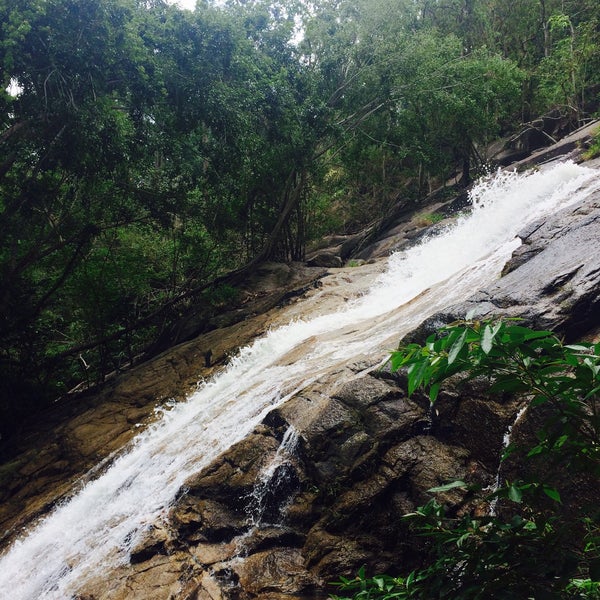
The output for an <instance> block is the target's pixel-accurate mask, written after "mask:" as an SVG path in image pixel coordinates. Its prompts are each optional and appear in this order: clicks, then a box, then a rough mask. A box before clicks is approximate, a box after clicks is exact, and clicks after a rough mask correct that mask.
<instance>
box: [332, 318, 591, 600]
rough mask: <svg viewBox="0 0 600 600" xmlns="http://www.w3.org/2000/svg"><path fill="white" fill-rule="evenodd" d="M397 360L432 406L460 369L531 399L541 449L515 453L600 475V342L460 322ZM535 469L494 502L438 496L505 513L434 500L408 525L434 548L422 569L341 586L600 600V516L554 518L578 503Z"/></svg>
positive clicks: (360, 591) (354, 591) (360, 594)
mask: <svg viewBox="0 0 600 600" xmlns="http://www.w3.org/2000/svg"><path fill="white" fill-rule="evenodd" d="M391 363H392V370H398V369H400V368H405V369H406V370H407V375H408V392H409V394H412V393H413V392H414V391H415V390H417V389H419V388H422V389H425V390H426V391H428V393H429V397H430V400H431V402H432V403H433V402H435V401H436V398H437V396H438V393H439V390H440V386H441V385H442V383H443V382H444V381H445V380H446V379H447V378H448V377H450V376H452V375H455V374H458V373H462V374H464V375H466V376H468V377H471V378H472V377H480V376H483V377H486V378H488V379H489V382H490V390H491V391H492V392H510V393H518V394H520V395H522V396H523V397H524V398H527V401H528V407H529V408H533V407H545V408H546V409H547V410H545V411H544V414H546V415H548V416H547V417H546V419H545V421H544V423H543V426H542V427H541V428H540V430H539V431H538V432H537V436H536V439H535V441H534V443H533V444H532V445H531V447H527V448H520V449H518V451H519V452H520V453H522V455H523V457H524V458H525V460H527V461H532V460H534V457H535V459H537V460H539V459H540V458H542V459H543V460H544V461H545V462H546V463H547V464H550V465H552V469H550V470H551V471H553V472H554V473H556V472H557V471H560V472H562V473H567V472H568V473H569V474H570V475H573V474H580V475H581V474H583V475H585V476H586V477H592V478H597V476H598V473H599V472H600V453H599V447H600V446H599V441H600V415H599V413H598V400H599V392H600V343H597V344H589V343H581V344H576V345H565V344H563V343H562V342H561V340H559V339H558V338H557V337H556V336H555V335H554V334H553V333H552V332H550V331H534V330H531V329H529V328H527V327H523V326H521V325H520V324H518V323H516V322H514V321H498V322H485V323H481V322H461V323H457V324H454V325H452V326H449V327H446V328H444V329H442V330H441V331H440V332H438V333H437V334H434V335H432V336H430V337H429V338H428V339H427V340H426V342H425V344H423V345H420V344H415V343H411V344H407V345H405V346H403V347H401V348H400V349H399V350H397V351H396V352H393V353H392V356H391ZM530 471H531V473H530V474H529V478H528V479H523V480H518V481H512V482H505V483H504V484H503V485H500V486H499V488H498V489H497V490H495V491H494V492H493V493H492V494H489V493H487V494H486V493H485V492H484V490H481V489H478V488H476V487H475V486H469V484H468V483H465V482H462V481H457V482H450V483H449V484H448V485H446V486H443V487H440V488H434V489H432V490H430V492H431V493H432V494H435V493H437V492H442V491H447V490H448V489H451V488H464V489H465V490H468V491H469V492H471V493H474V494H479V495H480V496H481V498H482V500H485V501H487V502H491V501H496V500H499V501H500V503H501V510H499V511H498V514H495V511H490V512H489V513H488V514H486V515H484V516H476V515H474V514H471V513H469V514H465V515H462V516H457V515H456V514H455V513H454V512H453V511H452V510H451V507H445V506H443V505H442V504H440V503H439V502H438V501H437V500H436V498H435V496H434V497H433V498H432V499H431V500H430V501H429V502H428V503H427V504H426V505H425V506H422V507H420V508H418V509H417V510H416V511H415V512H414V513H412V514H408V515H405V516H404V517H403V518H404V519H407V520H409V522H410V524H411V527H412V530H413V532H414V533H415V534H416V535H420V536H424V537H425V538H426V539H427V540H428V541H429V550H428V552H427V554H426V556H424V557H423V562H422V564H423V567H422V568H420V569H417V570H415V571H413V572H412V573H410V574H408V575H403V576H401V577H391V576H388V575H377V576H374V577H368V576H367V574H366V573H365V572H364V570H361V571H360V572H359V573H358V575H357V577H356V578H354V579H345V578H341V579H340V581H339V582H337V583H336V584H335V585H337V586H338V589H339V591H340V592H343V593H344V594H349V596H351V597H353V598H355V599H357V600H366V599H371V598H373V599H378V600H379V599H381V600H387V599H392V598H398V599H402V598H423V599H425V598H427V599H432V598H452V599H491V598H498V599H504V598H506V599H509V598H511V599H513V598H536V599H537V598H600V583H599V582H600V552H599V550H600V545H599V542H600V528H599V526H598V516H597V515H596V514H592V511H591V510H590V511H588V512H586V510H587V509H583V508H582V509H581V510H580V511H579V512H578V514H576V515H575V517H576V520H577V521H578V524H579V525H580V526H581V527H578V528H574V526H573V521H572V520H568V519H566V518H565V517H564V514H565V512H564V511H559V510H555V509H557V508H559V507H560V506H561V504H562V502H563V501H564V502H565V503H568V501H569V499H567V498H563V497H562V494H561V490H560V489H558V488H557V487H556V485H555V481H554V480H553V481H552V482H549V481H546V480H545V479H543V476H542V475H540V474H539V473H538V472H537V471H536V470H535V469H531V470H530ZM555 479H556V478H555ZM559 481H560V478H559ZM575 529H577V531H584V532H585V533H584V534H581V535H579V534H578V533H577V532H576V531H575ZM334 598H341V596H334Z"/></svg>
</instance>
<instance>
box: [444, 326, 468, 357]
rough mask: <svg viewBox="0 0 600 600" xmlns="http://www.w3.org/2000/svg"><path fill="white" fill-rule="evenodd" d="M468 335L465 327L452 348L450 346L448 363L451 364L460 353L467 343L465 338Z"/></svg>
mask: <svg viewBox="0 0 600 600" xmlns="http://www.w3.org/2000/svg"><path fill="white" fill-rule="evenodd" d="M466 337H467V330H466V329H465V330H464V331H463V332H462V333H461V334H460V336H459V337H458V339H457V340H456V341H455V342H454V344H452V348H450V352H448V364H449V365H451V364H452V363H453V362H454V361H455V360H456V359H457V358H458V355H459V354H460V351H461V350H462V349H463V346H464V345H465V339H466Z"/></svg>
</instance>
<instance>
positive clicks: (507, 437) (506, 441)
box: [488, 405, 527, 517]
mask: <svg viewBox="0 0 600 600" xmlns="http://www.w3.org/2000/svg"><path fill="white" fill-rule="evenodd" d="M526 410H527V405H525V406H522V407H521V408H520V409H519V410H518V411H517V413H516V415H515V418H514V419H513V421H512V423H511V424H510V425H509V426H508V428H507V429H506V431H505V432H504V436H503V438H502V448H501V452H500V462H499V463H498V469H497V470H496V478H495V479H494V483H493V484H492V485H491V486H490V487H489V492H490V494H495V493H496V492H497V491H498V490H499V489H500V485H501V482H502V464H503V460H504V455H505V454H506V452H507V450H508V449H509V448H510V445H511V441H512V439H511V438H512V432H513V429H514V427H515V425H516V424H517V423H518V422H519V421H520V420H521V418H522V417H523V415H524V414H525V412H526ZM497 507H498V497H497V496H495V497H494V498H492V500H491V501H490V505H489V509H488V512H489V515H490V516H491V517H495V516H496V509H497Z"/></svg>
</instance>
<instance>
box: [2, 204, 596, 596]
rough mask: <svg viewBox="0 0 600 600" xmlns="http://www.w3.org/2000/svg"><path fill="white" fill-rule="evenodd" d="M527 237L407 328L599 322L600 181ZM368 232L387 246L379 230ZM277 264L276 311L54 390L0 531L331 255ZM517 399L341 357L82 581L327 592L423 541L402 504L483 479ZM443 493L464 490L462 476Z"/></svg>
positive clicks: (346, 276) (284, 300)
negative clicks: (484, 321) (474, 283)
mask: <svg viewBox="0 0 600 600" xmlns="http://www.w3.org/2000/svg"><path fill="white" fill-rule="evenodd" d="M417 223H418V220H415V219H413V220H411V221H410V222H408V221H407V223H405V224H404V225H403V224H402V223H400V224H396V225H395V226H396V227H397V228H399V230H401V232H402V234H403V236H404V237H403V238H394V242H393V244H396V245H397V244H400V243H406V241H407V238H410V237H413V238H414V237H418V236H417V235H415V231H421V230H423V229H424V228H425V227H426V226H425V225H420V226H419V225H417ZM520 237H521V239H522V242H523V244H522V245H521V246H520V248H519V249H518V250H517V251H516V252H515V253H514V255H513V258H512V259H511V261H510V262H509V263H508V264H507V265H506V268H505V270H504V274H503V277H502V278H501V279H500V280H499V281H497V282H495V283H494V284H493V285H491V286H489V287H488V288H486V289H485V290H481V291H479V292H478V293H477V294H476V295H475V296H473V297H472V298H470V299H469V300H468V301H467V302H466V303H465V304H461V305H460V306H453V307H448V308H447V309H446V310H444V311H443V312H442V313H439V314H437V315H435V316H434V317H432V318H430V319H428V320H427V321H426V322H425V323H423V324H422V325H421V326H420V327H419V328H418V329H417V330H416V331H415V332H413V334H411V337H413V338H416V339H419V338H422V336H423V335H425V334H426V333H427V332H429V331H431V330H432V329H434V328H437V327H438V326H439V325H440V324H441V323H444V322H449V321H451V320H454V319H455V318H456V317H462V316H464V314H466V312H467V311H469V310H471V309H475V311H476V312H477V313H478V314H479V315H482V316H486V317H488V316H492V315H493V316H500V315H507V316H519V317H522V318H523V319H524V320H525V321H526V323H528V324H530V325H532V326H535V327H544V328H552V329H555V330H557V331H558V332H560V333H561V334H563V335H564V336H565V337H567V339H572V340H574V339H581V338H585V337H588V338H594V339H597V338H598V332H599V331H600V245H599V244H598V243H597V240H598V239H600V193H596V194H595V195H594V196H592V197H589V198H587V199H586V200H585V201H582V202H579V203H577V204H575V205H573V206H571V207H569V208H567V209H565V210H563V211H561V212H560V213H559V214H557V215H556V216H555V217H554V218H552V219H548V220H546V221H544V222H539V223H536V224H535V225H532V226H530V227H528V228H527V229H526V230H524V231H522V232H521V234H520ZM386 239H388V240H390V239H391V238H390V236H387V237H386ZM390 243H391V242H390ZM374 248H375V250H374V252H375V253H377V252H382V250H381V248H382V245H381V242H378V244H376V245H375V246H374ZM361 251H362V252H365V250H364V249H362V250H361ZM364 256H365V257H366V258H368V253H367V254H365V255H364ZM381 268H382V267H381V265H380V264H379V263H377V262H372V263H371V264H366V265H365V266H364V267H360V269H339V270H338V269H334V270H330V271H329V274H328V275H327V277H326V278H327V283H326V285H327V286H328V290H329V291H328V294H325V295H319V298H318V304H317V305H316V308H315V309H316V310H317V311H319V310H321V311H326V310H327V309H328V306H329V305H335V304H337V303H339V302H340V301H344V299H347V298H349V297H351V296H352V295H353V294H355V293H357V289H356V288H354V287H353V286H354V280H355V279H358V278H359V277H360V279H361V280H364V279H365V278H367V279H368V278H374V277H375V276H376V275H377V273H378V272H379V271H380V270H381ZM279 270H280V267H272V268H267V269H266V271H265V274H264V275H265V277H267V279H268V278H270V279H271V280H273V278H274V280H275V281H276V282H279V283H276V284H274V285H273V287H274V288H277V289H280V288H281V287H282V286H281V282H282V281H284V280H285V281H286V282H292V283H291V284H290V286H289V293H287V294H285V295H283V296H280V297H279V299H278V300H277V301H276V302H275V304H279V309H278V310H277V311H276V312H275V311H274V310H273V309H271V310H270V311H267V312H260V311H257V312H259V313H260V314H255V315H251V314H246V315H244V319H243V320H241V321H238V322H237V323H233V324H230V325H228V326H227V327H224V328H221V329H218V330H215V331H213V332H211V333H209V334H206V335H204V336H201V337H199V338H195V339H193V340H191V341H188V342H186V343H184V344H181V345H179V346H178V347H176V348H175V349H173V350H172V351H169V352H167V353H165V354H163V355H161V356H160V357H158V358H157V359H155V360H154V361H152V362H150V363H148V364H147V365H143V366H141V367H139V368H137V369H134V370H133V371H132V372H130V373H129V374H127V375H126V376H121V377H118V378H116V379H115V380H114V381H113V382H112V383H111V384H110V385H109V386H108V387H107V388H106V389H105V390H104V391H103V392H102V393H101V394H100V395H98V396H95V397H93V398H90V399H89V400H88V401H87V403H86V404H83V405H78V406H71V405H67V406H65V407H63V408H62V411H63V412H62V415H61V419H60V420H59V422H58V423H57V424H56V425H55V426H53V427H48V428H46V429H45V430H42V432H41V433H40V431H39V430H36V431H35V432H34V431H32V432H31V433H30V434H29V437H25V438H24V440H23V441H22V448H24V449H23V451H21V452H13V453H12V454H11V456H10V460H8V461H7V462H6V463H5V464H4V465H3V466H2V467H0V478H1V481H2V483H3V485H2V497H1V498H0V500H2V503H3V504H2V507H1V508H0V523H1V524H2V530H3V531H5V532H6V533H5V534H4V540H5V542H7V541H8V540H9V539H10V538H11V537H12V535H13V534H14V533H15V532H16V530H17V529H18V528H19V526H21V525H22V524H24V523H26V522H28V521H29V520H30V519H31V518H33V517H35V516H38V515H40V514H43V513H44V512H45V511H46V510H48V509H49V508H50V507H51V506H52V505H53V504H54V503H55V502H56V501H57V500H59V499H60V498H61V497H62V496H63V495H64V494H66V493H67V490H68V489H69V487H70V485H71V483H72V481H73V480H74V479H76V478H77V477H79V476H81V473H83V472H85V470H86V469H87V468H89V467H90V466H91V465H93V464H96V463H98V462H99V461H102V460H103V459H106V457H108V456H110V454H111V452H117V451H118V449H119V448H120V447H121V446H122V445H123V444H124V443H125V442H126V441H127V440H129V439H130V438H131V437H132V435H134V433H135V431H136V430H137V429H138V428H139V427H141V426H144V424H145V423H147V422H148V421H150V420H151V419H152V418H153V417H152V408H153V407H154V406H155V405H156V404H157V403H158V402H159V401H161V400H162V399H164V398H167V397H172V396H177V395H179V394H181V393H182V391H185V390H186V389H190V387H191V386H193V383H194V381H195V380H196V379H197V378H198V377H202V376H207V375H209V374H210V373H211V372H212V371H213V370H214V369H215V368H218V367H219V364H220V363H221V362H222V360H223V359H224V357H225V356H226V354H227V352H229V351H231V350H232V349H233V348H235V347H236V346H239V345H243V344H244V343H246V342H247V341H248V340H250V339H251V338H252V337H253V336H255V335H257V334H259V333H261V332H263V331H264V330H265V329H266V327H267V326H269V325H273V324H277V323H282V322H285V321H286V320H289V318H290V317H293V316H294V314H295V311H297V310H299V309H298V304H297V303H296V301H295V299H296V296H295V295H294V293H292V290H298V291H299V293H301V294H303V295H304V296H305V301H306V302H311V301H314V302H317V300H316V297H317V295H316V294H315V293H314V290H315V289H316V288H315V286H318V285H319V282H320V281H321V280H322V279H323V278H324V277H325V271H324V269H323V268H320V267H313V268H306V267H303V266H292V267H288V271H286V273H285V274H283V273H281V272H280V271H279ZM277 278H279V279H277ZM286 285H287V284H286ZM263 289H264V288H263ZM271 305H273V303H271ZM282 305H285V310H283V311H281V307H282ZM208 350H210V352H211V361H210V364H207V361H206V353H207V351H208ZM518 409H519V400H518V399H511V398H506V397H490V396H489V394H488V393H487V391H486V389H485V388H483V387H480V386H479V385H478V384H477V383H471V384H469V385H468V386H466V385H462V386H459V387H453V388H448V389H447V390H446V391H444V392H443V393H442V394H441V395H440V398H439V401H438V403H437V405H436V410H435V411H431V410H430V407H429V403H428V400H427V399H426V398H422V397H419V396H418V395H415V396H413V397H412V398H411V399H408V398H407V397H406V393H405V385H404V381H403V379H402V376H401V375H393V376H392V375H391V374H390V373H389V372H388V371H387V370H386V369H378V368H377V364H374V363H372V362H370V361H369V360H368V359H365V358H364V357H363V358H361V359H360V360H359V361H358V362H354V363H353V362H350V363H349V364H348V365H347V366H346V367H345V369H344V370H342V371H338V372H335V373H331V374H329V375H328V376H327V377H326V378H321V379H320V380H319V382H318V384H314V385H313V386H311V387H309V388H307V389H304V390H303V391H302V392H300V393H298V394H296V395H294V396H293V397H292V398H291V399H290V400H289V401H287V402H286V403H285V404H283V405H282V406H281V407H279V408H277V409H276V410H273V411H271V413H270V414H269V415H268V416H267V417H266V418H265V419H264V421H263V423H262V424H261V425H260V426H259V427H257V428H256V429H255V431H254V432H253V433H252V434H251V435H250V436H248V437H247V438H246V439H244V440H243V441H242V442H240V443H239V444H237V445H235V446H234V447H232V448H231V449H230V450H229V451H227V452H226V453H225V454H224V455H222V456H221V457H220V458H219V459H218V460H217V461H215V462H214V463H213V464H211V465H210V466H209V467H207V468H205V469H203V470H202V471H201V472H199V473H198V474H196V475H195V476H194V477H192V478H191V479H190V480H189V481H188V482H187V483H186V485H185V486H184V489H183V490H182V493H181V494H180V496H179V498H178V500H177V502H176V503H175V504H174V506H173V507H172V509H171V512H170V514H169V515H168V518H167V519H165V521H164V522H163V523H162V524H152V525H149V526H148V529H147V531H146V535H145V538H144V539H143V541H141V542H140V543H139V544H138V545H137V547H136V548H135V549H134V551H133V552H132V554H131V564H130V565H128V566H127V567H126V568H123V569H121V570H120V571H119V572H117V573H111V574H110V576H109V577H108V578H106V577H101V578H99V579H98V580H97V581H95V582H91V583H90V584H89V586H88V587H87V589H86V591H85V594H84V595H82V596H80V598H81V600H83V599H84V598H86V599H88V600H92V599H96V600H100V599H109V598H110V599H127V600H135V599H149V598H153V599H154V598H157V599H158V598H165V599H166V598H177V599H182V600H183V599H190V600H191V599H193V598H202V599H208V598H212V599H217V598H254V597H258V598H278V597H284V596H285V597H294V596H298V597H299V596H307V595H312V594H322V593H326V591H327V582H328V581H330V580H332V579H335V578H336V577H337V576H338V575H340V574H346V575H347V574H351V573H353V572H354V571H355V570H356V569H357V568H358V567H360V566H361V565H366V566H367V567H368V568H369V570H370V571H372V572H380V571H393V570H394V569H396V568H399V567H400V566H402V568H403V570H406V568H409V567H410V565H411V564H413V562H414V560H415V557H416V556H418V551H419V544H420V543H421V542H420V541H419V540H415V539H414V538H411V537H410V536H408V535H407V532H406V530H405V526H404V525H403V523H402V521H401V520H400V519H399V516H400V515H402V514H404V513H406V512H410V511H412V510H413V509H414V508H415V507H416V506H418V505H420V504H423V503H424V502H425V501H426V500H427V498H428V494H427V490H428V489H429V488H431V487H433V486H436V485H440V484H443V483H445V482H447V481H449V480H454V479H468V480H469V481H476V482H479V483H481V484H482V485H484V486H485V485H491V484H492V483H493V481H494V478H495V477H496V472H497V469H498V463H499V453H500V451H501V447H502V441H503V436H504V433H505V431H506V430H507V428H508V426H509V425H510V424H511V423H512V422H513V420H514V417H515V414H516V412H517V411H518ZM66 417H69V418H66ZM290 440H291V441H290ZM27 446H30V447H29V448H27ZM101 468H102V463H101V464H100V466H99V467H97V469H101ZM445 499H446V500H447V501H448V502H451V503H452V502H453V503H456V502H459V501H463V500H464V499H463V498H462V496H461V495H460V492H457V491H449V492H447V493H446V498H445ZM475 508H476V509H477V507H475ZM482 509H483V508H482Z"/></svg>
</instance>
